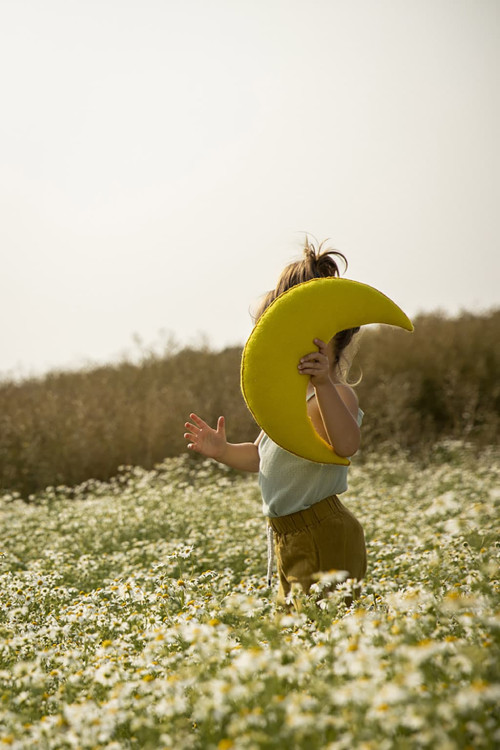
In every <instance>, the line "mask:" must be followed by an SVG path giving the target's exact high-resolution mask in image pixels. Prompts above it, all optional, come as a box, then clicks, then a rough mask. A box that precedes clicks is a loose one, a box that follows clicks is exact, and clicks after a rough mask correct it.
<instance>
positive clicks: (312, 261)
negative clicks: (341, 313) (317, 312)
mask: <svg viewBox="0 0 500 750" xmlns="http://www.w3.org/2000/svg"><path fill="white" fill-rule="evenodd" d="M326 242H327V240H324V241H323V242H320V243H319V244H315V243H314V241H311V240H310V239H309V237H308V236H307V235H306V238H305V240H304V248H303V257H302V259H301V260H297V261H294V262H292V263H289V264H288V265H287V266H286V267H285V268H284V269H283V271H282V272H281V275H280V277H279V279H278V283H277V284H276V287H275V288H274V289H272V290H271V291H269V292H267V294H265V295H264V297H263V298H262V300H261V301H260V304H259V306H258V308H257V310H256V312H255V315H254V319H255V322H257V321H258V319H259V318H260V316H261V315H262V314H263V313H264V311H265V310H267V308H268V307H269V305H270V304H271V303H272V302H274V300H275V299H276V298H277V297H279V296H280V294H283V292H286V291H287V289H291V288H292V287H294V286H297V284H302V283H303V282H304V281H310V280H311V279H324V278H331V277H338V276H340V270H339V261H341V262H342V264H343V265H344V272H345V271H346V270H347V265H348V264H347V258H346V257H345V255H344V254H343V253H341V252H340V251H339V250H333V249H332V248H328V247H325V243H326ZM358 331H359V328H348V329H347V330H345V331H339V332H338V333H337V334H335V336H334V337H333V346H334V356H335V362H334V365H335V367H336V368H337V371H338V374H339V377H340V378H341V380H342V381H344V382H346V378H347V375H348V373H349V368H350V360H349V359H348V358H347V357H346V356H345V353H344V350H345V349H346V347H347V346H348V345H349V344H350V342H351V340H352V338H353V336H354V335H355V334H356V333H357V332H358Z"/></svg>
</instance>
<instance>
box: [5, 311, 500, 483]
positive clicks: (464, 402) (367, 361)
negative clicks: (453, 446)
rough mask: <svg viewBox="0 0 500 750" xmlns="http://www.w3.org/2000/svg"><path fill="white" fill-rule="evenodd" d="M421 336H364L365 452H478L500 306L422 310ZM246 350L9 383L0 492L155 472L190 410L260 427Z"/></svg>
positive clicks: (240, 432)
mask: <svg viewBox="0 0 500 750" xmlns="http://www.w3.org/2000/svg"><path fill="white" fill-rule="evenodd" d="M414 322H415V332H414V333H413V334H411V335H410V334H408V333H406V332H404V331H401V330H399V329H394V328H388V327H380V328H374V329H372V328H368V329H366V330H365V331H364V332H363V334H362V340H361V345H360V349H359V353H358V355H357V357H356V360H355V364H354V366H353V371H352V372H353V374H355V373H356V363H358V364H359V365H360V367H361V368H362V372H363V378H362V381H361V383H360V384H359V386H358V388H357V390H358V394H359V399H360V404H361V406H362V407H363V409H364V410H365V412H366V416H365V420H364V423H363V453H365V454H366V453H367V452H369V451H370V448H371V447H373V446H374V445H380V444H381V443H382V444H387V447H388V449H390V447H391V445H392V446H394V445H398V446H401V447H404V448H408V449H411V450H412V451H413V452H417V451H418V452H422V451H424V452H425V450H427V449H429V448H432V445H433V444H434V443H435V441H436V440H441V439H442V438H446V437H449V438H458V439H467V440H469V441H471V442H473V443H475V444H476V445H478V446H481V445H484V444H486V443H491V442H495V441H496V440H497V439H498V424H499V413H500V377H499V376H500V347H499V344H498V342H499V341H500V310H496V311H492V312H490V313H487V314H484V315H471V314H468V313H464V314H462V315H461V316H460V317H459V318H454V319H451V318H447V317H445V316H443V315H440V314H432V315H421V316H419V317H418V318H417V319H416V320H415V321H414ZM240 358H241V349H240V348H238V347H235V348H230V349H225V350H224V351H220V352H214V351H210V350H208V349H207V348H200V349H184V350H181V351H176V350H175V349H173V350H172V351H167V352H166V353H165V354H164V355H163V356H159V355H154V354H150V355H149V356H147V357H146V358H145V359H144V361H143V362H142V363H141V364H139V365H136V364H132V363H130V362H123V363H121V364H118V365H113V366H111V365H110V366H107V367H98V368H95V369H92V370H85V371H80V372H76V373H75V372H61V373H51V374H49V375H47V376H46V377H44V378H40V379H30V380H26V381H24V382H21V383H14V382H4V383H2V384H0V487H2V488H5V489H8V490H17V491H18V492H20V493H21V494H22V495H23V496H28V495H29V494H30V493H33V492H35V491H36V490H39V489H41V488H43V487H46V486H49V485H52V486H56V485H60V484H66V485H74V484H77V483H79V482H82V481H84V480H86V479H88V478H91V477H92V478H98V479H108V478H109V477H111V476H112V475H113V474H115V473H116V471H117V469H118V467H119V466H121V465H141V466H144V467H146V468H150V467H152V466H154V465H155V464H156V463H158V462H160V461H161V460H162V459H163V458H165V457H166V456H173V455H177V454H178V453H180V452H181V451H184V450H185V441H184V438H183V425H184V422H185V420H186V418H187V415H188V414H189V412H190V411H196V412H198V413H199V414H201V415H202V416H203V417H204V418H205V419H207V421H209V422H210V423H215V421H216V419H217V417H218V416H219V415H220V414H225V415H226V417H227V428H228V438H229V440H231V441H234V442H237V441H240V440H248V439H253V437H255V436H256V435H257V433H258V428H257V427H256V425H255V423H254V422H253V420H252V417H251V416H250V414H249V412H248V410H247V408H246V406H245V403H244V401H243V398H242V396H241V393H240V389H239V367H240Z"/></svg>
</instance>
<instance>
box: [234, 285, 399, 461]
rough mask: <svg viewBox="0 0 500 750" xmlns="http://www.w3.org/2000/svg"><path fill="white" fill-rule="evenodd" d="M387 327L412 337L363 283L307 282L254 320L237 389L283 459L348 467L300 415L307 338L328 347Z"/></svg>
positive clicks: (395, 312) (392, 307)
mask: <svg viewBox="0 0 500 750" xmlns="http://www.w3.org/2000/svg"><path fill="white" fill-rule="evenodd" d="M368 323H387V324H389V325H393V326H399V327H401V328H405V329H406V330H408V331H412V330H413V325H412V323H411V321H410V319H409V318H408V317H407V316H406V315H405V313H404V312H403V311H402V310H401V308H399V307H398V306H397V305H396V304H395V303H394V302H392V300H390V299H389V298H388V297H386V296H385V295H384V294H382V292H379V291H377V289H374V288H373V287H371V286H368V284H362V283H360V282H358V281H351V280H348V279H339V278H333V277H332V278H324V279H323V278H321V279H311V280H310V281H306V282H304V283H302V284H298V285H297V286H294V287H292V288H291V289H288V290H287V291H286V292H284V293H283V294H281V295H280V296H279V297H277V298H276V299H275V300H274V301H273V302H272V304H271V305H270V306H269V307H268V308H267V310H265V312H264V313H263V314H262V315H261V317H260V318H259V320H258V321H257V324H256V325H255V328H254V329H253V331H252V333H251V334H250V336H249V338H248V341H247V343H246V345H245V348H244V350H243V356H242V360H241V390H242V393H243V396H244V398H245V401H246V403H247V406H248V408H249V409H250V411H251V413H252V415H253V417H254V419H255V421H256V422H257V424H258V425H259V426H260V427H261V429H262V430H264V432H265V433H266V434H267V435H269V437H270V438H271V439H272V440H274V442H275V443H277V444H278V445H280V446H281V447H282V448H284V449H285V450H287V451H289V452H290V453H295V454H296V455H298V456H302V457H303V458H307V459H309V460H310V461H316V462H318V463H333V464H344V465H346V464H349V460H348V459H347V458H343V457H341V456H337V454H336V453H335V452H334V451H333V449H332V448H331V446H330V445H329V444H328V443H327V442H326V441H325V440H323V439H322V438H321V437H320V436H319V435H318V433H317V432H316V430H315V429H314V427H313V425H312V422H311V420H310V419H309V416H308V414H307V404H306V391H307V384H308V378H307V377H305V376H304V375H300V374H299V372H298V369H297V365H298V363H299V360H300V358H301V357H302V356H304V355H305V354H308V353H309V352H311V351H314V343H313V339H315V338H320V339H322V340H323V341H329V340H330V339H331V338H332V337H333V336H335V334H336V333H338V332H339V331H343V330H345V329H346V328H355V327H357V326H362V325H366V324H368Z"/></svg>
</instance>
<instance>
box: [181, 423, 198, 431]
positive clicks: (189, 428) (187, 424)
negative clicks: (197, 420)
mask: <svg viewBox="0 0 500 750" xmlns="http://www.w3.org/2000/svg"><path fill="white" fill-rule="evenodd" d="M184 427H185V428H186V430H190V431H191V432H201V430H200V428H199V427H196V425H194V424H191V422H186V423H185V424H184Z"/></svg>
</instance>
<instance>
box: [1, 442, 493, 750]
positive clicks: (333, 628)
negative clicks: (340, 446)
mask: <svg viewBox="0 0 500 750" xmlns="http://www.w3.org/2000/svg"><path fill="white" fill-rule="evenodd" d="M498 458H499V455H498V451H496V452H495V451H494V450H493V449H489V450H485V451H484V452H483V454H482V455H481V457H480V458H479V459H478V458H477V455H476V454H473V453H472V451H469V450H468V449H467V448H466V447H464V446H461V445H459V444H455V443H448V444H443V445H441V446H438V447H437V448H436V450H435V453H434V457H433V459H432V460H431V461H430V462H429V463H428V464H427V465H422V463H417V462H416V461H414V460H412V459H410V458H409V457H408V456H404V455H401V454H394V455H390V456H389V455H383V456H382V455H371V456H370V457H366V458H365V459H364V460H362V461H361V460H360V461H358V462H357V463H354V465H353V467H352V469H351V480H350V489H349V491H348V493H346V495H344V496H343V500H344V502H345V503H346V504H347V505H348V507H349V508H351V509H352V510H353V511H354V512H355V513H356V515H358V517H359V518H360V520H361V521H362V523H363V525H364V527H365V531H366V537H367V546H368V554H369V567H368V575H367V578H366V580H365V582H364V587H363V594H362V598H361V599H360V600H358V601H357V602H356V603H355V604H354V605H352V606H351V607H350V608H346V606H345V604H344V598H343V597H344V593H345V591H346V590H348V589H349V588H350V586H351V582H349V581H343V582H342V583H340V585H339V588H338V589H337V590H336V591H335V593H333V594H330V595H328V596H324V595H322V587H323V586H325V585H326V584H328V582H329V581H330V580H331V578H332V577H334V576H335V575H338V577H339V578H342V575H341V574H335V573H331V574H329V575H327V576H325V580H323V581H319V582H318V585H317V590H316V591H315V592H313V594H312V595H311V596H310V597H307V598H306V597H303V596H302V595H300V594H297V595H296V596H295V602H294V606H293V608H292V609H291V610H290V611H289V612H283V611H277V610H276V607H275V603H274V596H275V587H276V577H275V578H274V582H273V586H272V587H271V588H268V587H267V585H266V578H265V573H266V535H265V524H264V520H263V518H262V516H261V509H260V499H259V492H258V487H257V485H256V480H255V477H243V476H241V475H239V474H236V473H234V472H231V471H229V470H225V469H223V468H220V467H217V466H216V465H215V464H213V463H211V462H203V461H200V460H196V459H195V458H193V457H191V456H189V457H179V458H172V459H168V460H167V461H165V462H164V463H162V464H161V465H159V466H157V467H156V468H155V469H154V470H152V471H145V470H142V469H137V468H130V467H129V468H125V467H124V468H122V469H121V470H120V472H119V473H118V475H117V476H116V477H115V478H114V479H113V480H111V481H109V482H106V483H105V482H97V481H88V482H86V483H84V484H82V485H80V486H78V487H77V488H73V489H70V488H64V487H54V488H47V489H46V490H45V491H43V492H41V493H40V494H37V495H36V496H32V497H31V498H30V501H29V502H25V501H23V500H21V499H20V498H19V497H18V496H16V495H15V494H5V495H4V496H3V497H2V498H1V499H0V528H1V532H0V555H1V556H0V582H1V585H0V746H1V747H3V746H5V747H10V748H14V749H16V750H21V749H23V750H24V749H26V750H28V748H29V749H30V750H32V749H33V748H37V749H39V750H44V749H48V748H50V749H59V748H61V750H62V749H63V748H81V749H82V750H91V749H93V748H99V749H100V748H103V749H104V748H106V750H120V749H121V748H146V749H148V750H167V748H171V749H172V750H191V749H192V750H229V749H230V748H238V749H240V748H241V750H251V749H252V750H253V749H255V750H259V749H260V748H276V749H277V750H278V749H279V750H282V748H291V749H293V748H307V750H319V749H320V748H321V749H323V748H326V749H328V750H344V749H345V750H353V749H356V750H385V749H387V750H389V749H390V748H397V749H398V750H399V749H401V750H404V749H405V748H429V750H431V749H432V750H436V748H439V750H448V749H449V750H452V749H454V748H470V749H472V748H473V749H474V750H476V749H478V748H494V747H498V746H500V714H499V712H498V705H499V701H500V682H499V675H498V665H499V663H500V653H499V640H500V639H499V628H500V613H499V609H498V603H499V588H500V581H499V569H498V556H499V551H500V550H499V539H498V506H499V504H500V489H499V487H500V482H499V478H500V476H499V475H500V468H499V465H500V462H499V461H498Z"/></svg>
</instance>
